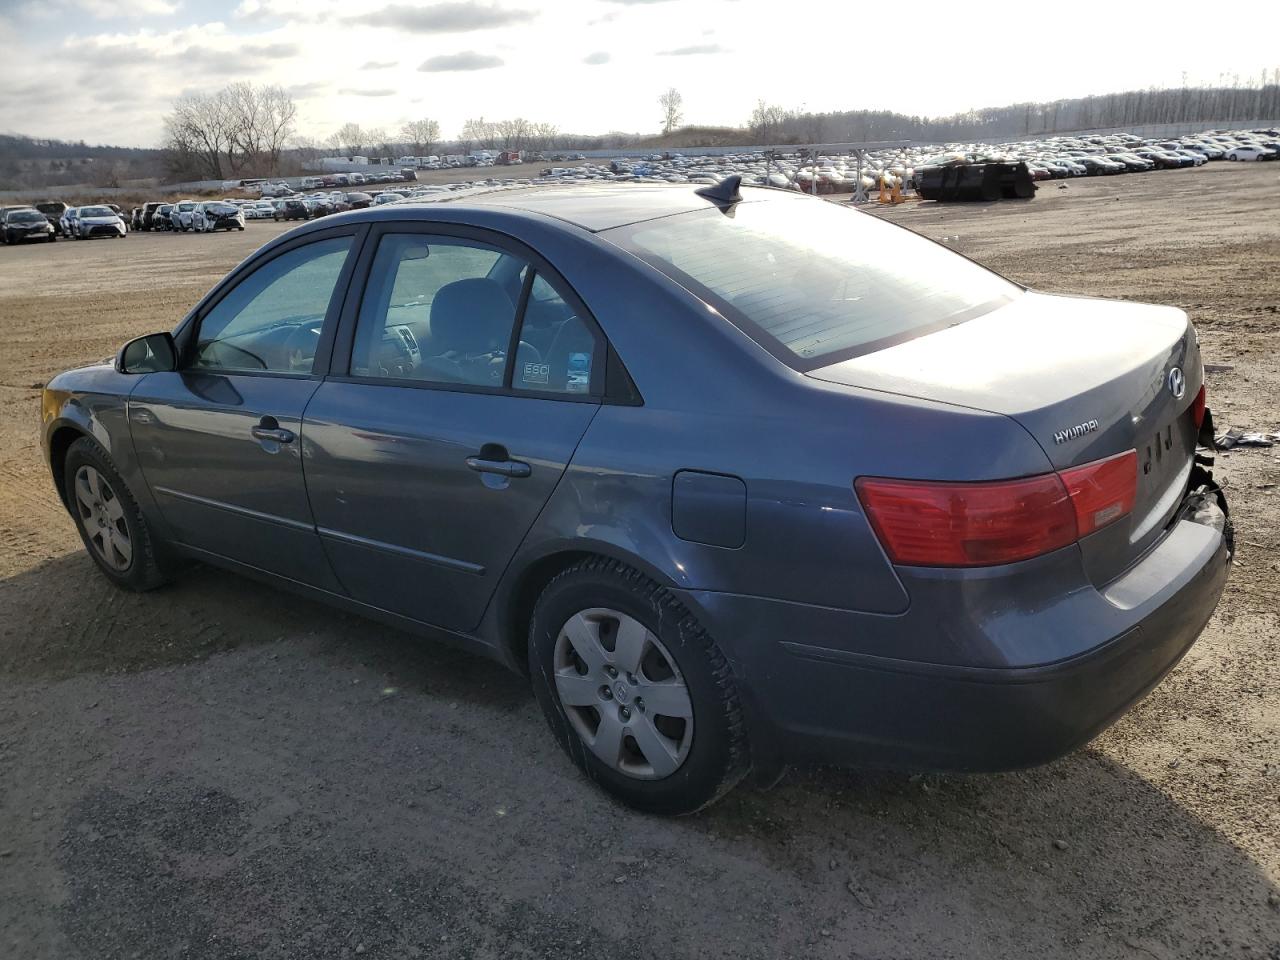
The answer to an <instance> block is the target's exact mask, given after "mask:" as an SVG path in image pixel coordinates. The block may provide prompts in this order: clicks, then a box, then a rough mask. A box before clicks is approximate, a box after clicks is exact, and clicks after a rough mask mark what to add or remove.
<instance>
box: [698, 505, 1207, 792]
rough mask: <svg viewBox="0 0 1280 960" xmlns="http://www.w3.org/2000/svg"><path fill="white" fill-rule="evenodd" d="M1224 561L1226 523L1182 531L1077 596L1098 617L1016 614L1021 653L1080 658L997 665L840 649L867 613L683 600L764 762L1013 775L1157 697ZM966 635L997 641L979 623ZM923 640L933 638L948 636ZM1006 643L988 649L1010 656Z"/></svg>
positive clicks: (1178, 527) (1183, 522)
mask: <svg viewBox="0 0 1280 960" xmlns="http://www.w3.org/2000/svg"><path fill="white" fill-rule="evenodd" d="M1215 509H1216V508H1215ZM1219 516H1221V514H1220V513H1219ZM1230 552H1231V548H1230V533H1229V525H1228V527H1227V530H1226V531H1224V530H1222V529H1215V528H1214V527H1213V526H1211V525H1206V524H1205V523H1203V522H1195V521H1193V520H1191V519H1180V520H1178V521H1176V522H1175V523H1174V525H1173V526H1172V527H1171V528H1170V531H1169V534H1168V535H1167V536H1166V537H1165V538H1164V539H1163V540H1162V541H1161V543H1160V544H1159V545H1158V546H1156V547H1155V548H1154V549H1152V551H1151V552H1150V553H1149V554H1148V555H1147V556H1146V557H1144V559H1143V560H1142V561H1141V562H1140V563H1138V564H1137V565H1136V566H1135V567H1133V568H1132V569H1131V570H1130V571H1128V572H1127V573H1126V574H1124V575H1123V576H1122V577H1120V578H1119V579H1117V580H1116V581H1114V582H1113V583H1111V584H1109V585H1108V586H1107V587H1105V588H1103V589H1102V590H1100V591H1089V592H1091V593H1093V595H1094V596H1093V599H1092V600H1091V603H1093V604H1095V605H1096V607H1097V609H1096V610H1093V611H1092V612H1091V613H1090V614H1089V615H1088V616H1081V617H1080V618H1079V619H1078V620H1077V621H1076V622H1069V623H1065V624H1064V623H1061V622H1059V623H1057V624H1053V625H1050V624H1048V623H1038V622H1037V616H1036V614H1035V613H1034V612H1032V613H1028V614H1027V615H1025V616H1021V617H1020V618H1019V621H1020V624H1021V629H1024V630H1026V631H1028V641H1029V642H1028V643H1027V647H1028V648H1031V647H1034V646H1035V644H1034V643H1032V642H1030V634H1031V632H1034V631H1039V630H1044V631H1048V632H1054V631H1063V632H1067V633H1077V634H1079V635H1081V636H1080V641H1081V646H1082V647H1083V648H1084V649H1083V650H1082V652H1078V653H1075V654H1072V655H1070V656H1066V657H1063V658H1061V659H1057V660H1051V661H1048V662H1044V661H1041V662H1027V663H1025V664H1018V663H1017V662H1016V658H1011V661H1013V662H1010V664H1009V665H1005V666H998V667H993V666H987V665H984V666H968V665H965V664H962V663H930V662H922V661H919V660H906V659H897V658H894V657H891V656H884V655H873V654H868V653H865V652H859V651H857V650H854V649H851V647H852V646H854V644H851V643H849V642H848V638H849V636H850V633H849V631H857V630H859V628H860V627H862V626H866V625H867V624H868V623H870V618H868V616H867V615H864V614H856V613H851V612H847V611H833V610H830V609H829V608H815V607H807V606H805V605H802V604H793V603H781V602H779V601H769V600H761V599H759V598H749V597H727V596H726V595H723V594H707V593H690V594H689V595H688V600H689V602H690V603H691V604H693V605H694V607H695V608H697V609H698V611H699V613H700V615H703V616H706V617H707V618H708V620H709V625H710V626H711V629H712V634H713V636H716V637H718V638H720V637H723V638H726V640H728V639H729V638H733V639H732V642H731V643H727V644H726V646H729V647H730V649H729V651H728V652H729V655H730V658H731V660H732V661H733V663H734V666H735V669H736V671H737V673H738V675H739V677H740V678H741V682H742V685H743V687H744V688H745V698H746V700H747V709H748V715H749V718H750V721H751V727H752V736H753V738H756V737H760V738H761V740H762V742H763V743H764V745H765V746H764V749H763V750H762V751H761V753H762V756H764V757H766V758H772V759H773V762H774V763H784V762H788V761H792V760H804V761H811V762H822V763H837V764H856V765H862V766H876V767H888V768H894V769H906V770H927V771H994V770H1011V769H1018V768H1023V767H1028V766H1034V765H1036V764H1040V763H1046V762H1048V761H1050V760H1053V759H1055V758H1057V757H1060V756H1062V755H1063V754H1065V753H1068V752H1070V751H1072V750H1074V749H1076V748H1078V747H1080V746H1082V745H1084V744H1085V743H1087V742H1089V741H1090V740H1091V739H1093V738H1094V737H1095V736H1097V735H1098V734H1099V733H1101V732H1102V731H1103V730H1104V729H1106V728H1107V727H1108V726H1110V725H1111V724H1112V723H1114V722H1115V721H1116V720H1117V719H1118V718H1119V717H1120V716H1121V715H1123V714H1124V713H1125V712H1126V711H1127V710H1128V709H1129V708H1130V707H1132V706H1133V705H1134V704H1135V703H1136V702H1137V701H1138V700H1140V699H1141V698H1142V697H1143V696H1145V695H1146V694H1147V693H1148V692H1149V691H1150V690H1151V689H1152V688H1153V687H1155V686H1156V684H1158V683H1159V682H1160V680H1161V679H1162V678H1163V677H1164V676H1165V675H1166V674H1167V673H1168V672H1169V671H1170V670H1172V669H1173V667H1174V666H1175V665H1176V664H1177V663H1178V661H1179V660H1180V659H1181V658H1182V656H1183V655H1184V654H1185V653H1186V652H1187V650H1188V649H1189V648H1190V647H1191V645H1192V644H1193V643H1194V642H1195V640H1196V638H1197V637H1198V636H1199V635H1200V633H1201V631H1202V630H1203V629H1204V627H1205V624H1206V623H1207V622H1208V620H1209V618H1210V616H1211V615H1212V614H1213V611H1214V609H1215V607H1216V606H1217V603H1218V599H1219V597H1220V596H1221V594H1222V590H1223V587H1224V585H1225V582H1226V577H1227V570H1228V566H1229V562H1230ZM1063 609H1064V610H1069V609H1071V608H1069V607H1064V608H1063ZM1061 612H1062V611H1058V610H1050V611H1048V613H1049V615H1050V616H1059V615H1060V614H1061ZM875 619H877V620H879V621H881V622H882V624H883V622H884V621H886V620H892V619H894V618H885V617H877V618H875ZM904 619H905V618H904ZM916 622H917V623H918V621H916ZM1106 623H1109V624H1111V626H1110V628H1106V627H1104V626H1103V624H1106ZM979 627H980V628H983V629H987V630H988V631H989V632H990V633H991V634H992V635H993V636H994V635H998V633H999V630H998V627H997V625H995V624H992V623H988V624H980V625H979ZM935 629H936V630H937V632H938V635H939V636H940V637H941V636H942V635H944V634H945V633H947V630H948V625H946V624H944V623H942V622H939V623H937V624H936V625H935ZM1099 631H1105V632H1099ZM764 634H767V635H768V638H767V639H764V638H763V636H762V635H764ZM1006 640H1007V638H1003V639H1002V640H1001V641H1000V643H999V644H998V645H1000V646H1002V647H1003V648H1004V649H1006V650H1007V649H1008V643H1007V642H1006ZM765 763H766V765H767V764H768V763H769V760H768V759H766V761H765Z"/></svg>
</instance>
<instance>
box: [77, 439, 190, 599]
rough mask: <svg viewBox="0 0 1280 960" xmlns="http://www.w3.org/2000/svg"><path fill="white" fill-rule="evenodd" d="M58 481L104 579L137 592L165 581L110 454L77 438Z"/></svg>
mask: <svg viewBox="0 0 1280 960" xmlns="http://www.w3.org/2000/svg"><path fill="white" fill-rule="evenodd" d="M92 477H96V481H94V480H92V479H91V478H92ZM63 483H64V487H65V493H66V499H67V503H68V504H69V505H70V507H69V509H70V510H71V517H72V519H73V520H74V521H75V524H76V530H77V531H78V532H79V534H80V539H81V541H82V542H83V543H84V548H85V550H86V551H88V553H89V556H90V557H92V558H93V562H94V563H96V564H97V565H98V569H99V570H101V571H102V573H103V575H104V576H105V577H106V578H107V579H108V580H110V581H111V582H112V583H113V584H115V585H116V586H117V587H120V588H121V589H122V590H133V591H136V592H142V591H146V590H154V589H155V588H156V587H158V586H161V585H162V584H164V583H165V582H166V581H167V580H168V577H167V576H166V575H165V573H164V571H163V569H162V567H161V562H160V560H159V558H158V556H157V552H156V540H155V537H154V536H153V535H152V532H151V528H150V526H149V525H148V524H147V520H146V517H144V516H143V515H142V510H141V508H139V506H138V502H137V501H136V500H135V499H134V498H133V494H132V493H131V492H130V490H129V487H128V485H127V484H126V483H125V482H124V480H123V479H122V478H121V476H120V474H119V472H118V471H117V470H116V467H115V464H114V463H112V461H111V457H110V455H109V454H107V452H106V451H105V450H103V449H102V447H100V446H99V445H98V444H97V442H96V441H94V440H91V439H89V438H88V437H81V438H80V439H79V440H77V441H76V442H75V443H73V444H71V447H70V449H69V450H68V451H67V458H66V460H65V461H64V467H63ZM112 504H117V505H118V506H115V507H114V508H113V507H112ZM103 531H105V532H103ZM125 548H127V554H128V556H127V558H125V557H124V552H123V551H125ZM122 559H124V560H125V561H126V562H122Z"/></svg>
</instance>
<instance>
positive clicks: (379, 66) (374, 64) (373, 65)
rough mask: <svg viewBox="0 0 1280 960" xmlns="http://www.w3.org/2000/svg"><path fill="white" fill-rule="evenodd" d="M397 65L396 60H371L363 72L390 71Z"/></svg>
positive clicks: (363, 67) (362, 68) (363, 68)
mask: <svg viewBox="0 0 1280 960" xmlns="http://www.w3.org/2000/svg"><path fill="white" fill-rule="evenodd" d="M395 65H396V61H395V60H369V61H367V62H366V63H365V65H364V66H362V67H361V68H360V69H361V70H389V69H391V68H392V67H394V66H395Z"/></svg>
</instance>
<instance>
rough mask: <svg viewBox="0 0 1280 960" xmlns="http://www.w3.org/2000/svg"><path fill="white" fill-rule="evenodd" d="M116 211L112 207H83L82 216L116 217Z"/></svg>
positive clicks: (81, 209)
mask: <svg viewBox="0 0 1280 960" xmlns="http://www.w3.org/2000/svg"><path fill="white" fill-rule="evenodd" d="M115 215H116V212H115V211H114V210H112V209H111V208H110V207H81V208H80V216H82V217H114V216H115Z"/></svg>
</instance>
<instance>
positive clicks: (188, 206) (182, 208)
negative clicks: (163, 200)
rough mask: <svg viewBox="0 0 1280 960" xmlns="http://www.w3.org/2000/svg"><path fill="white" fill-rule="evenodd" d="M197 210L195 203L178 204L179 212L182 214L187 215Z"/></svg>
mask: <svg viewBox="0 0 1280 960" xmlns="http://www.w3.org/2000/svg"><path fill="white" fill-rule="evenodd" d="M195 208H196V205H195V204H194V203H180V204H178V211H179V212H180V213H187V212H189V211H191V210H194V209H195Z"/></svg>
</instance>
